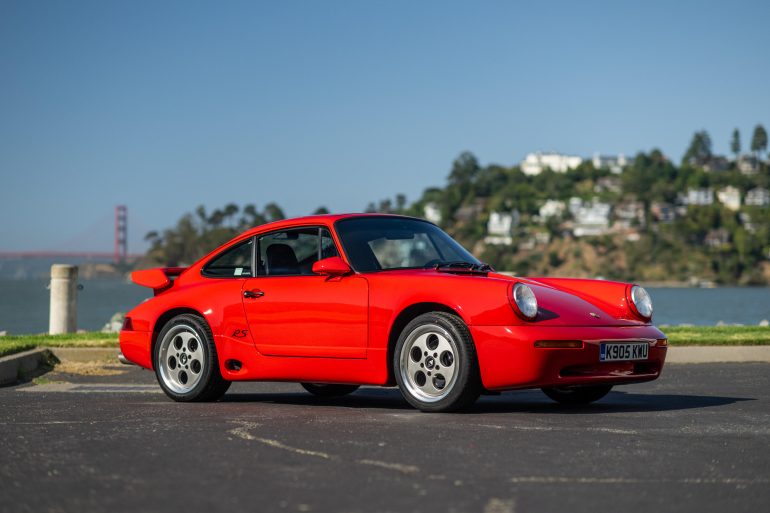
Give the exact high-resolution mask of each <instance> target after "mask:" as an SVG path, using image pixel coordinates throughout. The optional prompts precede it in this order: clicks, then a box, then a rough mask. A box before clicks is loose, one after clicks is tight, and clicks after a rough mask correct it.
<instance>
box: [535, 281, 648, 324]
mask: <svg viewBox="0 0 770 513" xmlns="http://www.w3.org/2000/svg"><path fill="white" fill-rule="evenodd" d="M522 281H525V280H522ZM526 283H527V285H529V286H530V287H531V288H532V291H533V292H534V293H535V297H536V298H537V305H538V312H537V319H535V321H534V322H535V324H538V325H543V326H596V327H598V326H638V325H640V324H644V323H643V322H641V321H635V320H629V319H619V318H617V317H615V316H613V315H612V314H610V313H609V312H607V311H606V310H603V309H602V308H600V307H599V306H598V305H596V304H594V303H592V302H590V301H588V300H586V299H582V298H579V297H578V296H576V295H574V294H571V293H569V292H565V291H561V290H558V289H556V288H554V287H549V286H547V285H541V284H539V283H536V282H531V281H528V282H526Z"/></svg>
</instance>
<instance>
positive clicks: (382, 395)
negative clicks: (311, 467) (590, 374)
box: [220, 388, 756, 414]
mask: <svg viewBox="0 0 770 513" xmlns="http://www.w3.org/2000/svg"><path fill="white" fill-rule="evenodd" d="M754 400H756V399H755V398H752V397H729V396H719V395H694V394H655V393H646V394H640V393H632V392H624V391H613V392H610V393H609V394H608V395H607V396H606V397H605V398H604V399H602V400H600V401H598V402H596V403H592V404H588V405H581V406H565V405H562V404H558V403H555V402H553V401H551V400H550V399H548V398H547V397H546V396H545V395H544V394H543V393H542V392H541V391H540V390H519V391H512V392H504V393H501V394H499V395H490V396H482V397H481V398H479V400H478V401H477V402H476V403H475V404H474V405H473V406H472V407H471V408H469V409H468V410H467V411H465V412H463V413H464V414H486V413H541V414H549V413H558V414H565V413H566V414H570V413H572V414H574V413H579V414H587V413H588V414H601V413H618V412H629V413H633V412H662V411H677V410H691V409H697V408H711V407H718V406H726V405H730V404H734V403H737V402H742V401H754ZM220 402H222V403H270V404H281V405H296V406H318V407H321V406H330V407H341V408H361V409H363V408H368V409H387V410H413V408H412V407H411V406H410V405H409V404H408V403H407V402H406V401H405V400H404V398H403V397H402V396H401V393H400V392H399V391H398V389H395V388H362V389H360V390H358V391H356V392H355V393H353V394H351V395H348V396H344V397H336V398H321V397H315V396H312V395H310V394H307V393H302V392H298V393H291V392H289V393H285V392H283V393H242V392H236V393H229V394H227V395H225V396H224V397H223V398H222V400H221V401H220Z"/></svg>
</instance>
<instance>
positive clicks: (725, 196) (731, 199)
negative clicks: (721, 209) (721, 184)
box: [717, 185, 741, 211]
mask: <svg viewBox="0 0 770 513" xmlns="http://www.w3.org/2000/svg"><path fill="white" fill-rule="evenodd" d="M717 199H718V200H719V201H720V203H722V204H723V205H724V206H726V207H727V208H729V209H730V210H733V211H737V210H740V209H741V191H740V190H738V188H737V187H733V186H732V185H728V186H727V187H725V188H723V189H719V190H718V191H717Z"/></svg>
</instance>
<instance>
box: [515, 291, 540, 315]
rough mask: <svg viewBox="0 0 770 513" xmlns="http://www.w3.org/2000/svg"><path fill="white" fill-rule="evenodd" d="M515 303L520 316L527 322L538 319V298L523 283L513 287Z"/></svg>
mask: <svg viewBox="0 0 770 513" xmlns="http://www.w3.org/2000/svg"><path fill="white" fill-rule="evenodd" d="M512 296H513V303H514V304H515V305H516V309H517V310H518V312H517V313H518V314H520V316H521V317H523V318H524V319H525V320H527V321H531V320H533V319H534V318H535V317H537V298H536V297H535V293H534V292H532V289H531V288H529V287H528V286H526V285H524V284H523V283H517V284H516V285H514V286H513V293H512Z"/></svg>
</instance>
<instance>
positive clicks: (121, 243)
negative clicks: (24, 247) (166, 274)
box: [0, 205, 143, 264]
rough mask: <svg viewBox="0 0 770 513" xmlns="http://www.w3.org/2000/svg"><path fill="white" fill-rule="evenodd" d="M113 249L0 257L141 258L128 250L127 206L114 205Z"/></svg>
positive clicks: (4, 256)
mask: <svg viewBox="0 0 770 513" xmlns="http://www.w3.org/2000/svg"><path fill="white" fill-rule="evenodd" d="M114 242H115V244H114V249H113V251H112V252H109V251H0V259H5V260H23V259H29V258H35V259H37V258H39V259H46V258H67V259H79V260H100V261H104V260H111V261H112V262H113V263H115V264H123V263H126V262H131V261H134V260H137V259H139V258H141V257H142V256H143V255H142V254H141V253H133V254H132V253H129V252H128V207H126V205H117V206H115V239H114Z"/></svg>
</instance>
